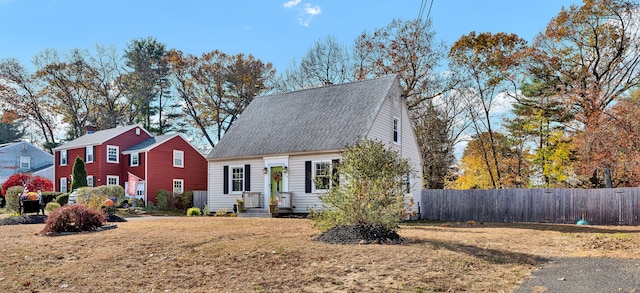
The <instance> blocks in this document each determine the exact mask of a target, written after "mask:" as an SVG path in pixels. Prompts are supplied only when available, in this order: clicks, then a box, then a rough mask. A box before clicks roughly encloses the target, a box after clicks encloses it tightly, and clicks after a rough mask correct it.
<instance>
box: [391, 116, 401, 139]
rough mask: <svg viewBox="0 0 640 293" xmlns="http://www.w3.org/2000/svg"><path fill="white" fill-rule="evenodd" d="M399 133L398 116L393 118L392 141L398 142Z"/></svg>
mask: <svg viewBox="0 0 640 293" xmlns="http://www.w3.org/2000/svg"><path fill="white" fill-rule="evenodd" d="M399 133H400V121H399V120H398V118H393V142H398V136H399Z"/></svg>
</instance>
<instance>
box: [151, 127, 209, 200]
mask: <svg viewBox="0 0 640 293" xmlns="http://www.w3.org/2000/svg"><path fill="white" fill-rule="evenodd" d="M173 150H180V151H183V152H184V168H179V167H174V166H173ZM148 155H149V159H148V176H149V179H148V180H147V199H148V200H149V201H151V202H154V203H155V201H156V193H157V192H158V190H161V189H164V190H167V191H169V192H171V191H173V180H174V179H182V180H184V191H190V190H206V189H207V160H206V159H205V158H204V156H203V155H202V154H200V152H198V151H197V150H195V149H194V148H193V147H192V146H191V145H190V144H189V143H188V142H187V141H185V140H184V139H183V138H182V137H180V136H176V137H174V138H172V139H170V140H168V141H165V142H164V143H163V144H161V145H159V146H157V147H155V148H153V149H152V150H151V151H149V154H148Z"/></svg>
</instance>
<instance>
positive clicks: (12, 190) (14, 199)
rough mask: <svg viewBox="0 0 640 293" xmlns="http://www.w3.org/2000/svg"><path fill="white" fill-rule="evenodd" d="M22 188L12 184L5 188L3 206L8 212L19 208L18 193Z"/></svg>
mask: <svg viewBox="0 0 640 293" xmlns="http://www.w3.org/2000/svg"><path fill="white" fill-rule="evenodd" d="M23 191H24V189H23V188H22V186H13V187H9V189H7V193H6V194H5V197H6V199H7V204H6V206H5V208H6V210H7V211H9V212H18V209H19V208H20V195H21V194H22V192H23Z"/></svg>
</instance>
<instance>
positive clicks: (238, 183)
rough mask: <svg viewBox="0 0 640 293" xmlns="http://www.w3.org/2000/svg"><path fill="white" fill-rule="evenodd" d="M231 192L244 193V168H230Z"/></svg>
mask: <svg viewBox="0 0 640 293" xmlns="http://www.w3.org/2000/svg"><path fill="white" fill-rule="evenodd" d="M230 177H231V191H232V192H242V191H244V168H243V167H233V168H231V176H230Z"/></svg>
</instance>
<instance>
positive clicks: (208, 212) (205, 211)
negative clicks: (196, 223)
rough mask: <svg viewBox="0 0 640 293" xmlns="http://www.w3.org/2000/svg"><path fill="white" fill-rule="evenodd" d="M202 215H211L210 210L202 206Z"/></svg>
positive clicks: (207, 206) (206, 206)
mask: <svg viewBox="0 0 640 293" xmlns="http://www.w3.org/2000/svg"><path fill="white" fill-rule="evenodd" d="M202 214H203V215H205V216H209V215H211V210H209V205H205V206H204V209H202Z"/></svg>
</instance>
